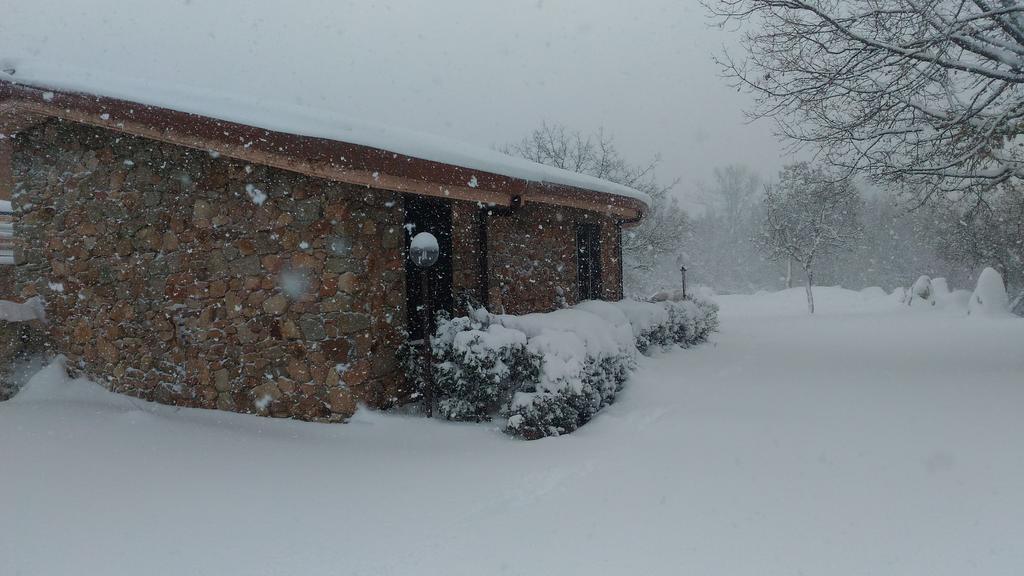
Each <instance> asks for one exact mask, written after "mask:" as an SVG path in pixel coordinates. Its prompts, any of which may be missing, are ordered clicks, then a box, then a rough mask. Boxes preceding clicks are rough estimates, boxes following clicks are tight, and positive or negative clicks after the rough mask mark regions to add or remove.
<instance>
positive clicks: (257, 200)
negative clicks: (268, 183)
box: [245, 184, 267, 206]
mask: <svg viewBox="0 0 1024 576" xmlns="http://www.w3.org/2000/svg"><path fill="white" fill-rule="evenodd" d="M245 193H246V194H248V195H249V199H250V200H252V201H253V203H254V204H256V205H257V206H262V205H263V203H264V202H266V201H267V194H266V193H265V192H264V191H262V190H260V189H259V188H257V187H255V186H253V185H252V184H246V185H245Z"/></svg>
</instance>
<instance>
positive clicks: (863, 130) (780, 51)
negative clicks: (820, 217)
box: [702, 0, 1024, 202]
mask: <svg viewBox="0 0 1024 576" xmlns="http://www.w3.org/2000/svg"><path fill="white" fill-rule="evenodd" d="M702 3H703V4H704V5H705V6H707V7H708V8H709V10H710V11H711V13H712V14H713V15H715V16H717V17H718V18H719V19H720V20H721V22H722V23H723V24H725V23H729V22H739V23H740V24H741V25H746V26H747V30H746V32H745V34H744V39H743V45H744V48H745V51H746V56H745V57H742V58H739V59H736V58H734V57H733V56H732V55H730V54H728V53H726V54H724V55H723V56H722V57H721V59H720V62H721V63H722V64H723V66H724V68H725V70H726V73H727V74H728V75H729V76H730V77H731V78H733V79H734V80H735V82H736V83H737V85H739V86H742V87H744V88H746V89H748V90H750V91H751V92H752V93H753V94H754V95H755V96H756V99H757V105H756V107H755V109H754V110H752V111H751V114H752V115H753V116H755V117H772V118H774V119H775V120H776V121H777V123H778V126H779V128H780V131H781V132H782V134H784V135H786V136H788V137H790V138H792V139H793V141H794V142H796V143H797V145H800V144H802V143H813V144H815V145H819V146H820V147H821V154H822V157H821V160H823V161H825V162H827V163H829V164H832V165H834V166H838V167H842V168H845V169H846V170H847V171H848V173H851V174H852V173H861V174H866V175H870V176H872V177H873V178H875V179H876V181H878V182H880V183H887V184H889V185H891V186H894V187H897V189H899V190H900V191H902V192H909V193H911V194H912V195H913V197H914V198H915V199H916V200H917V201H919V202H925V201H928V200H930V199H932V198H933V197H936V196H939V197H942V198H943V199H945V198H954V199H960V198H964V197H966V196H968V195H970V196H971V197H973V198H974V199H976V200H977V199H980V198H981V197H982V196H984V195H985V194H987V193H989V192H990V191H991V190H992V189H993V188H994V187H995V186H998V185H1000V184H1002V183H1005V182H1011V183H1012V182H1013V181H1019V180H1020V179H1021V178H1022V176H1024V148H1022V147H1021V143H1020V142H1019V140H1020V137H1021V133H1022V126H1024V125H1022V118H1024V91H1022V86H1021V85H1022V84H1024V4H1022V3H1021V2H1020V0H702Z"/></svg>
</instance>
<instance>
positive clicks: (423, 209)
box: [405, 195, 454, 340]
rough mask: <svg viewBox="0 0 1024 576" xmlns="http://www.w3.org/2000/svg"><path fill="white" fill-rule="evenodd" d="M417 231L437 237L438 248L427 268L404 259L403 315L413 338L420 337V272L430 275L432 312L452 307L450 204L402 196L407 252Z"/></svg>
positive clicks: (421, 280)
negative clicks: (435, 256)
mask: <svg viewBox="0 0 1024 576" xmlns="http://www.w3.org/2000/svg"><path fill="white" fill-rule="evenodd" d="M420 232H430V233H431V234H433V235H434V236H436V237H437V243H438V245H439V247H440V248H441V254H440V256H438V259H437V263H436V264H434V265H433V266H432V267H430V268H429V269H427V270H426V271H424V270H421V269H420V268H417V267H416V265H415V264H413V263H412V262H411V261H410V260H409V259H408V258H406V259H405V294H406V316H407V320H408V326H409V335H410V336H411V337H412V339H413V340H418V339H420V338H422V337H423V332H424V330H423V316H422V310H423V306H424V305H425V304H426V299H425V298H424V294H423V274H429V275H430V303H431V307H432V308H433V310H434V312H439V311H441V310H445V311H448V312H452V311H453V309H454V306H453V300H454V299H453V298H452V207H451V204H450V203H449V202H448V201H446V200H436V199H433V198H425V197H423V196H412V195H409V196H406V197H405V253H406V254H408V253H409V241H410V240H411V239H412V237H413V236H415V235H416V234H418V233H420Z"/></svg>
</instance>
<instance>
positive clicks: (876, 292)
mask: <svg viewBox="0 0 1024 576" xmlns="http://www.w3.org/2000/svg"><path fill="white" fill-rule="evenodd" d="M860 295H861V296H863V297H864V299H865V300H875V299H879V298H886V297H888V296H889V294H888V293H886V291H885V290H882V289H881V288H879V287H878V286H870V287H868V288H864V289H863V290H861V291H860Z"/></svg>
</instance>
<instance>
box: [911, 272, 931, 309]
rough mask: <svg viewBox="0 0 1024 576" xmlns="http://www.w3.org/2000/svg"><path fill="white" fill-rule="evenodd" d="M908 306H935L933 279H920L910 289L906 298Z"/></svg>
mask: <svg viewBox="0 0 1024 576" xmlns="http://www.w3.org/2000/svg"><path fill="white" fill-rule="evenodd" d="M906 303H907V306H913V305H914V304H915V303H918V305H921V304H928V305H931V306H934V305H935V289H934V288H932V279H931V278H929V277H928V276H921V277H919V278H918V279H917V280H916V281H915V282H914V284H913V286H911V287H910V290H909V291H908V292H907V297H906Z"/></svg>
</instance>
